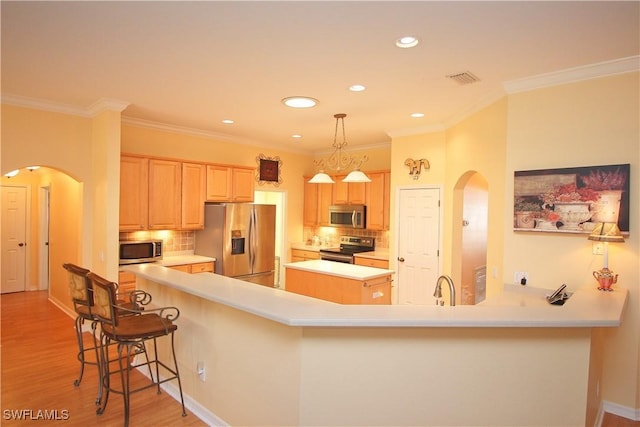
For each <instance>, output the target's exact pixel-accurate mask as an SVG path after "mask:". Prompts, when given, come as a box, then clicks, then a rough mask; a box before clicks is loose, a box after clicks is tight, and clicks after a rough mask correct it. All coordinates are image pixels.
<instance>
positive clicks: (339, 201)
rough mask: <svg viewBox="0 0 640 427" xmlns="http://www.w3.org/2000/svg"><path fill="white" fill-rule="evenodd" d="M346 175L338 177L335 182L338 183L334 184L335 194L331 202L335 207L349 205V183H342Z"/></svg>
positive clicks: (335, 177)
mask: <svg viewBox="0 0 640 427" xmlns="http://www.w3.org/2000/svg"><path fill="white" fill-rule="evenodd" d="M345 177H346V175H336V176H334V177H332V178H333V180H334V181H335V182H336V183H335V184H332V185H331V187H332V190H333V193H332V194H331V201H332V204H334V205H346V204H348V203H349V183H348V182H342V180H343V179H344V178H345Z"/></svg>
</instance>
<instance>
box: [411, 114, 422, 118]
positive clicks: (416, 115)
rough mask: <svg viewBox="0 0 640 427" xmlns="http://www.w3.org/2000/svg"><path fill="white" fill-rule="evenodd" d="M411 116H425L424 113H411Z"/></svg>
mask: <svg viewBox="0 0 640 427" xmlns="http://www.w3.org/2000/svg"><path fill="white" fill-rule="evenodd" d="M411 117H415V118H420V117H424V113H411Z"/></svg>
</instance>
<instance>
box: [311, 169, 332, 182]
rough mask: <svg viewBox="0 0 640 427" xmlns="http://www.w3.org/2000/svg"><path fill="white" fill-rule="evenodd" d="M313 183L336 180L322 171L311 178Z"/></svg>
mask: <svg viewBox="0 0 640 427" xmlns="http://www.w3.org/2000/svg"><path fill="white" fill-rule="evenodd" d="M309 182H310V183H311V184H334V183H335V181H334V180H333V179H331V177H330V176H329V175H327V174H326V173H324V171H320V172H318V173H317V174H315V175H314V176H313V178H311V179H310V180H309Z"/></svg>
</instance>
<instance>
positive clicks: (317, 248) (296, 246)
mask: <svg viewBox="0 0 640 427" xmlns="http://www.w3.org/2000/svg"><path fill="white" fill-rule="evenodd" d="M335 246H336V245H307V244H306V243H292V244H291V249H301V250H303V251H313V252H319V251H320V249H326V248H332V247H335Z"/></svg>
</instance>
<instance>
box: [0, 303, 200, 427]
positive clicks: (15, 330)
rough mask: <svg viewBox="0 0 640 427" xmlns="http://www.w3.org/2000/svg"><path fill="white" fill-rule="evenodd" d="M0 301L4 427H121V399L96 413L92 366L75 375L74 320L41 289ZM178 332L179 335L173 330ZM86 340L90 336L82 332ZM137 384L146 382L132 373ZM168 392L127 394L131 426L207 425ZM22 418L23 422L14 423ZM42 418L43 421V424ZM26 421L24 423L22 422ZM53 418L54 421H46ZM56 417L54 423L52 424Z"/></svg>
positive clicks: (1, 421) (95, 381)
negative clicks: (38, 426)
mask: <svg viewBox="0 0 640 427" xmlns="http://www.w3.org/2000/svg"><path fill="white" fill-rule="evenodd" d="M0 300H1V309H2V312H1V321H2V324H1V328H2V329H1V334H2V335H1V359H0V362H1V364H2V365H1V377H0V387H1V392H0V401H1V403H2V416H1V417H2V418H1V419H0V424H2V425H3V426H5V425H6V426H21V425H34V424H35V425H38V424H39V425H64V426H89V425H90V426H120V425H123V422H124V415H123V414H124V412H123V406H124V405H123V401H122V396H120V395H117V394H113V393H112V394H111V396H110V397H109V403H108V405H107V408H106V410H105V413H104V414H102V415H97V414H96V406H95V399H96V394H97V389H98V375H97V369H96V367H95V366H87V367H86V368H85V373H84V378H83V379H82V383H81V384H80V385H79V386H78V387H75V386H74V385H73V382H74V381H75V379H76V378H77V376H78V373H79V366H80V364H79V362H78V360H77V358H76V353H77V349H78V345H77V343H76V338H75V330H74V319H72V318H71V317H69V316H68V315H66V314H65V313H63V312H62V311H61V310H60V309H58V308H57V307H56V306H55V305H53V304H52V303H50V302H49V301H48V300H47V292H46V291H37V292H18V293H14V294H3V295H2V296H0ZM178 333H179V332H178ZM84 335H85V338H86V341H87V342H88V341H90V335H89V334H87V333H85V334H84ZM134 378H135V380H134V381H135V382H136V383H140V382H142V381H148V379H146V378H145V377H144V376H142V375H141V374H140V373H138V372H134ZM187 413H188V415H187V416H186V417H182V408H181V406H180V403H179V402H177V401H176V400H174V399H173V398H172V397H171V396H169V395H168V394H167V393H164V392H163V393H161V394H160V395H158V394H156V391H155V389H154V388H150V389H147V390H144V391H141V392H139V393H135V394H133V395H132V396H131V416H130V421H129V422H130V426H131V427H136V426H206V424H205V423H204V422H202V421H201V420H200V419H199V418H197V417H196V416H195V415H193V414H192V413H190V412H189V411H187ZM17 415H22V418H23V419H22V420H18V419H15V418H16V417H17ZM44 417H46V418H47V419H48V421H45V420H43V418H44ZM25 418H26V419H25ZM50 418H53V419H50ZM56 418H57V420H56Z"/></svg>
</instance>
